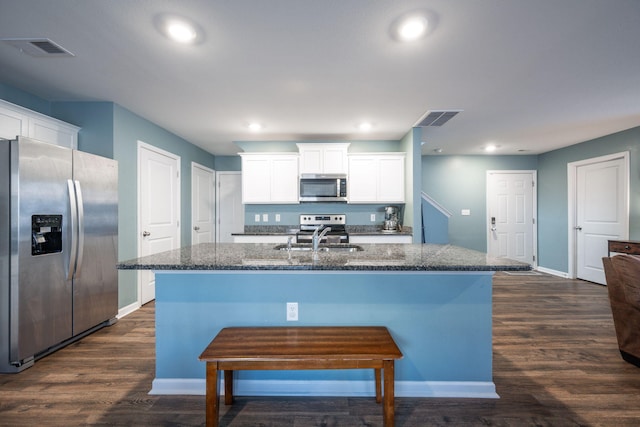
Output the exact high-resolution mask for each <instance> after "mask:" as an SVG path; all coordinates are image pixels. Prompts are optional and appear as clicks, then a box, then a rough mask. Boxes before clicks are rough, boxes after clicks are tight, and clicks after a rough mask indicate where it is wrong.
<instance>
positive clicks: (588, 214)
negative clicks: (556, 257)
mask: <svg viewBox="0 0 640 427" xmlns="http://www.w3.org/2000/svg"><path fill="white" fill-rule="evenodd" d="M575 177H576V180H575V196H576V199H575V200H576V202H575V223H574V226H573V232H574V233H575V248H576V251H575V254H576V259H575V263H576V272H577V274H576V277H578V278H579V279H584V280H589V281H591V282H595V283H600V284H603V285H604V284H605V283H606V281H605V277H604V269H603V266H602V257H605V256H607V253H608V250H607V241H608V240H611V239H626V238H627V237H628V233H629V225H628V224H629V207H628V198H629V196H628V167H627V160H626V159H625V158H624V157H617V158H612V159H602V160H597V159H594V161H593V162H586V163H583V164H579V165H576V167H575Z"/></svg>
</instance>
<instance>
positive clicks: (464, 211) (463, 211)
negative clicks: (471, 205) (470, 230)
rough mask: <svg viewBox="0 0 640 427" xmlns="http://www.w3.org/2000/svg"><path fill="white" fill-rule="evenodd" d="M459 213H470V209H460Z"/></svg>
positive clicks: (464, 214)
mask: <svg viewBox="0 0 640 427" xmlns="http://www.w3.org/2000/svg"><path fill="white" fill-rule="evenodd" d="M460 214H461V215H463V216H469V215H471V209H462V210H461V211H460Z"/></svg>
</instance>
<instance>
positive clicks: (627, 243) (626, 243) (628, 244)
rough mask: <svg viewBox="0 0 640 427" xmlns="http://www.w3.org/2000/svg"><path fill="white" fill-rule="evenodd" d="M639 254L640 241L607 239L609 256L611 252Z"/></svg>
mask: <svg viewBox="0 0 640 427" xmlns="http://www.w3.org/2000/svg"><path fill="white" fill-rule="evenodd" d="M612 252H615V253H620V254H629V255H640V242H638V241H635V240H609V256H611V253H612Z"/></svg>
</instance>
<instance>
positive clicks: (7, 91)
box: [0, 83, 62, 120]
mask: <svg viewBox="0 0 640 427" xmlns="http://www.w3.org/2000/svg"><path fill="white" fill-rule="evenodd" d="M0 99H4V100H5V101H9V102H11V103H13V104H16V105H20V106H21V107H24V108H28V109H30V110H33V111H37V112H38V113H40V114H46V115H47V116H51V102H49V101H47V100H46V99H43V98H40V97H38V96H35V95H32V94H30V93H28V92H25V91H23V90H20V89H18V88H15V87H13V86H9V85H6V84H4V83H0ZM60 120H62V119H60Z"/></svg>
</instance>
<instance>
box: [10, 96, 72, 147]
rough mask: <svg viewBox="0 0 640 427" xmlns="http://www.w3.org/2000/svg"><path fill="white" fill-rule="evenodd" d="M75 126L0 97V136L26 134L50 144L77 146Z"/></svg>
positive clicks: (12, 136) (12, 137)
mask: <svg viewBox="0 0 640 427" xmlns="http://www.w3.org/2000/svg"><path fill="white" fill-rule="evenodd" d="M79 129H80V128H79V127H77V126H73V125H70V124H69V123H65V122H63V121H60V120H57V119H54V118H53V117H49V116H45V115H44V114H40V113H37V112H35V111H32V110H29V109H27V108H23V107H20V106H18V105H15V104H12V103H10V102H7V101H4V100H1V99H0V138H4V139H14V138H15V137H16V136H26V137H28V138H34V139H37V140H39V141H43V142H48V143H50V144H55V145H61V146H63V147H68V148H74V149H76V148H78V130H79Z"/></svg>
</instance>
